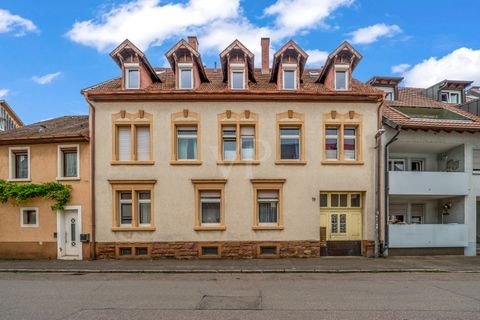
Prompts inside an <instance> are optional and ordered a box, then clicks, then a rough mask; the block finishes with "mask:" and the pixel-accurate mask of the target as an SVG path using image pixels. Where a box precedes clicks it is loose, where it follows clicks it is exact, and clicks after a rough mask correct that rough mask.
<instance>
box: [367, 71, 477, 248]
mask: <svg viewBox="0 0 480 320" xmlns="http://www.w3.org/2000/svg"><path fill="white" fill-rule="evenodd" d="M401 80H402V79H401V78H391V77H375V78H373V79H372V80H371V81H370V82H369V83H370V84H371V85H373V86H376V87H378V88H379V89H380V88H382V89H383V87H386V86H390V87H392V88H393V90H389V92H394V93H396V95H395V96H394V97H393V99H391V100H387V101H386V103H385V104H386V105H385V108H384V113H383V115H384V119H383V122H384V129H385V134H384V139H383V141H384V144H383V148H384V152H385V157H384V165H383V168H384V172H385V181H384V182H385V183H384V186H386V188H385V190H384V193H385V195H386V197H385V203H384V209H385V208H386V210H384V212H385V215H384V217H383V219H382V221H381V223H382V225H381V230H382V231H383V232H384V239H385V243H384V249H385V253H386V254H388V255H432V254H464V255H467V256H474V255H476V252H477V250H476V248H477V245H478V243H479V242H480V238H479V237H478V236H477V234H479V230H480V225H479V224H480V223H479V222H480V219H479V208H480V202H479V201H480V118H479V117H478V116H476V115H473V114H470V113H468V112H465V111H463V110H461V109H459V108H458V107H457V106H456V105H454V104H452V103H443V102H441V101H438V100H435V99H433V98H432V96H440V94H441V92H438V93H434V92H433V93H431V94H429V96H430V97H428V96H427V95H426V90H422V89H416V88H402V87H398V83H399V82H400V81H401ZM445 82H447V83H448V85H449V86H452V88H450V89H449V88H446V87H445V86H444V87H442V88H438V90H443V91H445V90H446V89H449V90H450V91H451V92H453V91H454V90H460V92H463V90H464V89H465V88H464V87H462V86H464V85H466V84H467V83H468V82H465V81H448V80H445ZM429 89H430V90H431V89H432V87H431V88H429ZM450 91H449V92H450ZM461 96H463V93H462V94H461Z"/></svg>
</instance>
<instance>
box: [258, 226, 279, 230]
mask: <svg viewBox="0 0 480 320" xmlns="http://www.w3.org/2000/svg"><path fill="white" fill-rule="evenodd" d="M252 229H253V230H283V229H284V226H252Z"/></svg>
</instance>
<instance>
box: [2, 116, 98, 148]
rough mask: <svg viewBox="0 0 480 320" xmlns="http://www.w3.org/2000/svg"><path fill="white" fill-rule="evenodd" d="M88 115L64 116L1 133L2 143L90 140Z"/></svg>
mask: <svg viewBox="0 0 480 320" xmlns="http://www.w3.org/2000/svg"><path fill="white" fill-rule="evenodd" d="M88 138H89V123H88V116H64V117H60V118H55V119H50V120H45V121H41V122H37V123H33V124H30V125H27V126H23V127H19V128H16V129H11V130H7V131H4V132H1V133H0V144H8V143H10V142H12V141H13V142H15V143H18V142H21V141H22V140H28V141H31V140H39V141H40V140H41V141H42V142H48V141H53V140H62V139H63V140H88Z"/></svg>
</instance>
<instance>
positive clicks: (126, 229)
mask: <svg viewBox="0 0 480 320" xmlns="http://www.w3.org/2000/svg"><path fill="white" fill-rule="evenodd" d="M155 229H156V228H155V227H112V231H155Z"/></svg>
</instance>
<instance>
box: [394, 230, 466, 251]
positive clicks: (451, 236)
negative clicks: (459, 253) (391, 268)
mask: <svg viewBox="0 0 480 320" xmlns="http://www.w3.org/2000/svg"><path fill="white" fill-rule="evenodd" d="M467 234H468V233H467V226H466V225H465V224H390V225H389V247H390V248H454V247H456V248H459V247H466V246H467V244H468V241H467Z"/></svg>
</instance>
